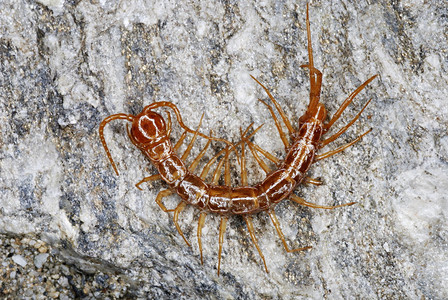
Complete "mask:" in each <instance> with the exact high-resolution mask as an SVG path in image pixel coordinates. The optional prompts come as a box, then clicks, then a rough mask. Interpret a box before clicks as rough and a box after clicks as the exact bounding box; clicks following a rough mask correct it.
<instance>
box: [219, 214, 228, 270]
mask: <svg viewBox="0 0 448 300" xmlns="http://www.w3.org/2000/svg"><path fill="white" fill-rule="evenodd" d="M226 224H227V217H222V218H221V224H220V225H219V248H218V276H219V271H220V269H221V253H222V244H223V242H224V233H225V231H226Z"/></svg>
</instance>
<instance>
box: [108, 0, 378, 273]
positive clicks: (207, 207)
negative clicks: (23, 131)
mask: <svg viewBox="0 0 448 300" xmlns="http://www.w3.org/2000/svg"><path fill="white" fill-rule="evenodd" d="M306 28H307V39H308V58H309V62H308V64H307V65H302V67H303V68H307V69H308V71H309V80H310V101H309V104H308V107H307V110H306V112H305V113H304V114H303V115H302V116H301V117H300V118H299V122H298V127H297V129H294V127H293V126H292V125H291V122H290V121H289V119H288V117H287V116H286V114H285V113H284V111H283V110H282V108H281V107H280V105H279V103H278V102H277V101H276V100H275V99H274V97H273V96H272V95H271V93H270V92H269V90H268V89H267V88H266V87H264V86H263V85H262V84H261V83H260V82H259V81H258V80H257V79H255V78H254V77H252V78H253V79H254V80H255V81H256V82H257V83H258V84H260V85H261V87H262V88H263V89H264V90H265V91H266V93H267V95H268V97H269V98H270V100H271V101H272V103H273V104H274V106H275V109H276V110H277V112H278V114H279V115H280V117H281V119H282V121H283V123H284V124H285V126H286V128H287V130H288V132H289V136H290V137H291V141H288V138H287V135H286V134H285V132H283V129H282V126H281V123H280V120H279V119H278V118H277V116H276V114H275V111H274V108H273V107H272V106H271V105H270V104H268V103H267V102H265V101H263V100H260V101H261V102H262V103H263V104H264V105H266V106H267V108H268V110H269V112H270V114H271V116H272V117H273V119H274V122H275V125H276V128H277V130H278V132H279V135H280V138H281V139H282V142H283V144H284V146H285V150H286V156H285V158H284V159H283V160H279V159H277V158H276V157H275V156H274V155H272V154H270V153H268V152H267V151H265V150H263V149H262V148H261V147H259V146H258V145H256V144H254V143H253V142H251V141H250V138H251V137H252V136H253V135H254V134H255V133H256V131H257V130H258V129H256V130H254V131H252V133H250V134H248V132H249V130H250V128H251V126H249V127H248V128H247V129H246V130H245V131H244V132H241V141H240V142H239V143H237V144H236V145H233V144H232V143H230V142H228V141H226V140H224V139H220V138H215V137H211V136H208V135H205V134H203V133H200V132H199V128H198V129H197V130H192V129H190V128H189V127H187V126H186V125H185V124H184V123H183V121H182V118H181V115H180V112H179V110H178V108H177V107H176V106H175V105H174V104H173V103H171V102H155V103H152V104H150V105H148V106H146V107H145V108H144V109H143V111H142V112H141V113H140V114H138V115H136V116H133V115H128V114H115V115H111V116H109V117H107V118H106V119H104V120H103V121H102V122H101V124H100V127H99V134H100V138H101V142H102V144H103V146H104V148H105V150H106V154H107V156H108V158H109V160H110V162H111V164H112V167H113V169H114V170H115V172H116V173H117V175H118V170H117V167H116V165H115V163H114V161H113V159H112V156H111V154H110V152H109V149H108V147H107V145H106V141H105V139H104V127H105V126H106V124H107V123H109V122H110V121H112V120H116V119H123V120H127V121H129V122H131V123H132V125H131V129H130V130H129V129H128V135H129V137H130V139H131V141H132V143H133V144H134V145H135V146H136V147H137V148H139V149H140V150H141V152H142V153H143V154H144V155H145V156H146V157H147V158H148V159H149V160H150V161H151V163H152V164H153V165H154V166H155V167H156V168H157V171H158V174H157V175H153V176H150V177H146V178H144V179H143V180H141V181H140V182H139V183H138V184H137V187H139V185H140V184H142V183H144V182H148V181H152V180H157V179H162V180H163V181H165V182H166V183H167V184H168V186H169V189H166V190H162V191H160V192H159V194H158V195H157V197H156V203H157V204H158V205H159V206H160V208H161V209H162V210H163V211H165V212H173V214H174V216H173V221H174V224H175V226H176V228H177V230H178V232H179V234H180V235H181V236H182V237H183V239H184V240H185V242H186V243H187V245H189V246H190V243H189V242H188V240H187V239H186V237H185V236H184V234H183V232H182V230H181V229H180V226H179V224H178V217H179V214H180V212H181V211H182V210H183V209H184V208H185V206H186V205H192V206H194V207H196V208H198V209H199V211H200V215H199V221H198V231H197V238H198V244H199V250H200V255H201V262H203V255H202V242H201V236H202V227H203V225H204V223H205V218H206V215H207V214H209V213H215V214H218V215H219V216H220V217H221V222H220V226H219V249H218V267H217V269H218V275H219V272H220V265H221V253H222V245H223V239H224V232H225V228H226V222H227V220H228V218H229V216H231V215H241V216H242V217H243V219H244V220H245V222H246V224H247V228H248V231H249V234H250V237H251V239H252V241H253V243H254V245H255V247H256V249H257V251H258V253H259V254H260V257H261V259H262V260H263V264H264V266H265V269H266V272H269V271H268V268H267V264H266V260H265V258H264V256H263V254H262V252H261V249H260V247H259V245H258V242H257V239H256V237H255V234H254V227H253V223H252V219H251V215H253V214H255V213H258V212H262V211H266V212H267V213H268V214H269V217H270V219H271V220H272V223H273V225H274V227H275V229H276V231H277V233H278V235H279V237H280V239H281V241H282V243H283V246H284V248H285V250H286V251H287V252H295V251H301V250H305V249H309V248H311V247H309V246H308V247H303V248H297V249H289V247H288V245H287V243H286V240H285V237H284V235H283V233H282V231H281V227H280V224H279V221H278V220H277V217H276V215H275V211H274V207H275V205H276V204H278V203H279V202H281V201H282V200H284V199H290V200H293V201H294V202H296V203H299V204H301V205H305V206H308V207H312V208H323V209H334V208H337V207H341V206H348V205H352V204H354V203H355V202H351V203H347V204H342V205H337V206H323V205H317V204H313V203H310V202H307V201H305V200H304V199H302V198H300V197H298V196H296V195H295V194H294V193H293V191H294V189H295V188H296V187H297V186H298V185H299V184H300V183H302V182H307V183H312V184H320V182H319V181H317V180H314V179H311V178H309V177H306V173H307V171H308V170H309V168H310V167H311V165H312V164H313V163H314V162H315V161H318V160H320V159H323V158H326V157H329V156H332V155H334V154H336V153H339V152H341V151H343V150H344V149H346V148H348V147H349V146H351V145H353V144H354V143H356V142H358V141H359V140H360V139H361V138H362V137H363V136H365V135H366V134H367V133H369V132H370V130H368V131H367V132H365V133H364V134H362V135H361V136H359V137H358V138H356V139H355V140H353V141H352V142H350V143H348V144H346V145H343V146H341V147H338V148H337V149H335V150H332V151H329V152H327V153H324V154H320V155H316V152H317V151H318V150H319V149H321V148H323V147H325V146H326V145H328V144H329V143H331V142H333V141H334V140H336V139H337V138H338V137H339V136H340V135H341V134H343V133H344V132H345V131H346V130H347V129H348V128H349V127H350V126H351V125H352V124H353V123H354V122H355V121H356V120H357V119H358V118H359V116H360V115H361V113H362V112H363V110H364V109H365V108H366V106H367V105H368V104H369V102H370V100H369V101H368V102H367V103H366V104H365V105H364V107H363V108H362V110H361V111H360V112H359V113H358V114H357V115H356V116H355V117H354V118H353V119H352V120H351V121H350V122H349V123H348V124H346V125H345V126H344V127H342V128H341V129H340V130H339V131H338V132H337V133H335V134H334V135H332V136H330V137H328V138H325V139H324V138H323V136H324V135H325V133H327V132H328V130H329V129H330V128H331V127H332V126H333V124H334V123H335V122H336V121H337V120H338V119H339V117H340V116H341V114H342V113H343V111H344V110H345V109H346V108H347V106H348V105H349V104H350V103H351V102H352V101H353V99H354V98H355V96H356V95H357V94H358V93H359V92H361V90H363V89H364V88H365V87H366V85H367V84H369V83H370V82H371V81H372V80H373V79H374V78H375V77H376V76H377V75H375V76H372V77H371V78H369V79H368V80H367V81H365V82H364V83H363V84H361V85H360V86H359V87H358V88H357V89H356V90H355V91H353V92H352V93H351V94H350V95H349V96H348V97H347V99H346V100H345V101H344V102H343V103H342V104H341V106H340V107H339V109H338V110H337V111H336V113H335V114H334V115H333V117H332V118H331V119H330V121H328V122H325V119H326V116H327V112H326V109H325V106H324V105H323V104H322V103H321V102H320V92H321V85H322V73H321V72H320V71H319V70H318V69H317V68H315V67H314V62H313V52H312V45H311V34H310V22H309V12H308V5H307V11H306ZM159 107H167V108H170V109H172V110H173V111H174V113H175V115H176V118H177V120H178V122H179V125H180V126H181V127H182V128H183V129H184V133H183V134H182V136H181V138H180V140H179V141H178V142H177V143H176V145H174V146H173V144H172V143H171V140H170V134H171V115H170V113H169V112H167V117H168V118H167V119H166V120H165V119H164V118H163V117H162V116H161V115H160V114H159V113H157V112H155V111H154V109H156V108H159ZM201 121H202V119H201ZM199 126H200V125H199ZM187 132H189V133H192V134H194V136H193V138H192V140H191V142H190V144H189V145H188V146H187V148H186V150H185V152H184V153H183V155H182V156H179V155H178V154H177V153H176V151H177V150H178V149H179V147H180V146H181V144H182V142H183V140H184V138H185V136H186V134H187ZM197 136H201V137H203V138H205V139H207V140H208V142H207V145H206V146H205V148H204V149H203V150H202V151H201V152H200V153H199V155H198V156H197V157H196V158H195V159H194V161H193V163H191V165H190V166H186V164H185V163H184V161H185V159H186V158H187V156H188V155H189V153H190V151H191V149H192V147H193V143H194V141H195V139H196V138H197ZM211 141H219V142H224V143H226V144H227V146H226V147H225V149H223V150H222V151H221V152H219V153H218V154H216V155H215V156H214V157H213V158H212V159H211V160H210V161H209V162H208V163H207V164H205V166H204V168H203V170H202V172H201V174H200V175H196V174H194V173H193V172H194V171H195V169H196V168H197V166H198V163H199V161H200V160H201V159H202V157H203V156H204V154H205V151H206V150H207V148H208V146H209V145H210V143H211ZM246 146H247V148H249V150H250V152H251V153H252V155H253V157H254V159H255V160H256V161H257V163H258V164H259V165H260V167H261V168H262V169H263V170H264V171H265V172H266V174H267V175H266V177H265V178H264V180H262V181H260V182H259V183H257V184H255V185H253V186H249V185H248V184H247V170H246V162H245V151H246ZM236 147H240V148H241V152H240V155H239V159H240V165H241V186H239V187H232V186H231V184H230V179H231V178H230V169H229V168H230V167H229V155H230V153H231V152H232V151H234V152H235V153H236ZM260 156H264V157H265V158H266V159H268V160H270V161H272V162H274V163H275V164H276V166H277V169H276V170H271V169H270V168H269V167H268V166H267V165H266V164H265V163H264V161H263V159H262V158H261V157H260ZM237 157H238V155H237ZM214 163H217V166H216V169H215V171H214V173H213V179H212V182H211V183H207V182H206V181H205V179H206V177H207V175H208V174H209V171H210V168H211V166H212V165H213V164H214ZM223 167H224V181H225V185H218V180H219V178H220V176H221V173H222V168H223ZM173 193H176V194H177V195H179V197H180V198H181V201H180V203H179V205H178V206H177V207H176V208H175V209H171V210H170V209H167V208H166V207H165V205H164V204H163V202H162V199H163V198H164V197H166V196H168V195H171V194H173Z"/></svg>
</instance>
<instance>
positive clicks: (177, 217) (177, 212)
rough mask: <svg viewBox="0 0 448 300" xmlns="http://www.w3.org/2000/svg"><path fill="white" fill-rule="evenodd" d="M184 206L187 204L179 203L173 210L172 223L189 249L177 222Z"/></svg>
mask: <svg viewBox="0 0 448 300" xmlns="http://www.w3.org/2000/svg"><path fill="white" fill-rule="evenodd" d="M185 206H187V203H185V202H183V201H181V202H180V203H179V205H178V206H177V207H176V209H175V210H174V216H173V222H174V225H175V226H176V229H177V231H178V232H179V234H180V235H181V236H182V237H183V238H184V241H185V243H187V245H188V247H191V245H190V243H189V242H188V240H187V238H186V237H185V235H184V233H183V232H182V229H180V226H179V223H178V222H177V221H178V220H179V213H180V212H181V211H183V210H184V208H185Z"/></svg>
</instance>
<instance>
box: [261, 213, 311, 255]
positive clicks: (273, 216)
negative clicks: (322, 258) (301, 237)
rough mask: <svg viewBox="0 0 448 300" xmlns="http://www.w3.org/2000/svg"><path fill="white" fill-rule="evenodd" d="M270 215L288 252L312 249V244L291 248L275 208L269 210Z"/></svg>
mask: <svg viewBox="0 0 448 300" xmlns="http://www.w3.org/2000/svg"><path fill="white" fill-rule="evenodd" d="M268 214H269V217H270V218H271V221H272V224H274V227H275V230H276V231H277V234H278V236H279V237H280V239H281V240H282V243H283V247H285V250H286V252H297V251H303V250H307V249H311V248H312V247H311V246H307V247H303V248H296V249H289V247H288V245H287V244H286V240H285V236H284V234H283V232H282V229H281V228H280V223H279V222H278V219H277V216H276V215H275V212H274V210H268Z"/></svg>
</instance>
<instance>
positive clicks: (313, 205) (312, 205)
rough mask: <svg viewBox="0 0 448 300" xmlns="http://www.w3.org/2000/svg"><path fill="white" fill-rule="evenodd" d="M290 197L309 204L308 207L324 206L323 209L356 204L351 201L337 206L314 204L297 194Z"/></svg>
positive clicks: (302, 203) (305, 204)
mask: <svg viewBox="0 0 448 300" xmlns="http://www.w3.org/2000/svg"><path fill="white" fill-rule="evenodd" d="M289 198H290V199H291V200H292V201H294V202H295V203H298V204H300V205H303V206H308V207H312V208H322V209H335V208H338V207H343V206H350V205H353V204H356V202H350V203H345V204H340V205H335V206H328V205H319V204H314V203H311V202H308V201H306V200H305V199H303V198H300V197H299V196H297V195H295V194H291V195H290V196H289Z"/></svg>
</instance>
